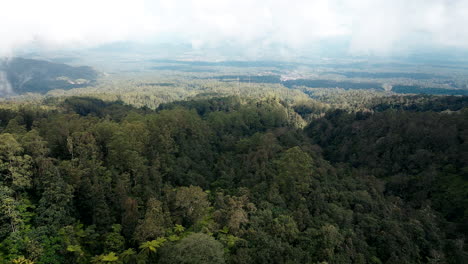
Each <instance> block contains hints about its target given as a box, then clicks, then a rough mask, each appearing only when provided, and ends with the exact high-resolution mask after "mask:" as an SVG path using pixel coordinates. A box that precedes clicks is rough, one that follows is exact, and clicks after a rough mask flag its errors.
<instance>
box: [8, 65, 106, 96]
mask: <svg viewBox="0 0 468 264" xmlns="http://www.w3.org/2000/svg"><path fill="white" fill-rule="evenodd" d="M0 65H1V66H0V72H3V73H4V75H6V78H7V81H8V82H9V84H10V85H11V87H12V91H10V92H9V93H11V92H13V93H16V94H21V93H26V92H34V93H46V92H47V91H49V90H54V89H72V88H79V87H84V86H87V85H90V84H92V83H93V82H94V81H95V80H96V78H97V77H98V72H97V71H95V70H94V69H93V68H91V67H88V66H81V67H73V66H69V65H66V64H61V63H52V62H48V61H42V60H32V59H23V58H13V59H10V60H5V61H4V62H3V63H1V64H0ZM5 94H8V93H6V92H5V93H4V94H3V95H5ZM1 95H2V94H1V93H0V96H1Z"/></svg>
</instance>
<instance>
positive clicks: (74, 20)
mask: <svg viewBox="0 0 468 264" xmlns="http://www.w3.org/2000/svg"><path fill="white" fill-rule="evenodd" d="M467 26H468V0H286V1H283V0H261V1H255V0H161V1H158V0H153V1H150V0H40V1H37V0H0V56H11V55H14V54H15V53H16V52H17V51H18V50H21V49H24V48H26V47H40V48H43V49H48V50H54V49H76V48H88V47H89V48H91V47H97V46H100V45H104V44H109V43H115V42H125V41H131V42H139V43H163V42H165V43H184V44H187V43H188V44H189V45H191V46H192V48H193V49H206V48H208V49H218V48H219V49H220V48H222V47H225V46H226V45H230V46H233V47H238V48H240V49H245V50H248V51H249V52H252V53H255V52H257V51H258V52H260V51H261V50H263V49H267V48H269V49H278V50H292V51H301V50H308V51H312V52H313V51H314V50H319V47H322V49H323V45H326V43H335V44H336V45H337V46H340V47H342V49H343V50H344V51H345V52H346V53H347V54H350V55H377V56H379V55H381V56H391V55H399V54H407V53H411V52H416V51H418V50H420V49H460V50H468V28H467ZM324 43H325V44H324Z"/></svg>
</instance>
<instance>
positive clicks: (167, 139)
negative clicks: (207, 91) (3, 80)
mask: <svg viewBox="0 0 468 264" xmlns="http://www.w3.org/2000/svg"><path fill="white" fill-rule="evenodd" d="M447 98H449V99H445V98H443V99H440V100H435V101H431V102H432V103H428V101H427V100H423V103H418V100H417V98H413V100H412V101H411V103H405V104H401V100H402V99H401V97H389V98H383V99H379V100H380V102H379V104H377V105H374V106H373V108H372V109H374V110H373V111H370V110H366V111H362V112H361V111H344V110H333V109H331V110H327V113H326V114H325V115H322V116H321V117H318V118H314V119H313V120H312V121H311V122H310V124H309V125H308V126H307V127H306V128H305V129H303V128H302V126H300V125H298V122H297V121H298V120H300V119H301V115H305V114H310V113H311V112H313V111H314V109H312V108H307V107H306V106H301V107H298V106H295V107H292V106H289V105H288V104H287V103H285V102H283V101H281V100H279V99H276V98H275V97H272V98H269V99H242V98H239V97H224V98H212V99H201V100H193V101H184V102H175V103H169V104H163V105H161V106H160V107H159V108H158V109H157V110H150V109H148V108H141V109H136V108H133V107H130V106H128V105H124V104H123V103H121V102H115V103H112V102H103V101H101V100H99V99H92V98H83V97H81V98H78V97H71V98H67V99H66V100H63V101H60V102H56V103H51V102H49V104H48V105H39V106H37V105H23V106H18V105H15V104H13V105H12V106H10V107H9V105H6V104H5V105H2V107H1V108H0V207H1V208H2V210H1V211H0V241H1V242H0V263H11V262H12V261H13V263H29V264H30V263H37V264H39V263H43V264H46V263H47V264H55V263H57V264H58V263H174V264H175V263H360V264H361V263H362V264H364V263H373V264H379V263H468V255H467V244H466V242H465V241H466V237H467V235H468V227H467V225H466V224H467V223H468V133H467V131H468V130H467V128H468V108H467V107H466V105H465V102H466V100H465V99H466V98H465V99H462V100H459V98H463V97H447ZM452 103H456V104H457V105H456V106H453V105H452ZM396 104H399V106H398V107H393V106H395V105H396ZM431 105H433V106H434V107H435V106H437V110H435V108H434V109H432V108H433V107H432V106H431ZM296 111H298V112H296Z"/></svg>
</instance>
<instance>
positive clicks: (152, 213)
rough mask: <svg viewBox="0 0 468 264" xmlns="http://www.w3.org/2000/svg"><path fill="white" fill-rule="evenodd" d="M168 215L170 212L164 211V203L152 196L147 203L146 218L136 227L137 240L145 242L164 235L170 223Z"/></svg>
mask: <svg viewBox="0 0 468 264" xmlns="http://www.w3.org/2000/svg"><path fill="white" fill-rule="evenodd" d="M168 217H169V215H168V213H166V212H164V211H163V208H162V203H161V202H160V201H158V200H156V199H154V198H150V199H149V200H148V202H147V205H146V213H145V218H144V219H143V220H142V221H140V223H139V224H138V226H137V227H136V230H135V235H134V237H135V240H136V241H138V242H143V241H148V240H151V239H156V238H157V237H162V236H164V234H165V229H166V228H167V227H168V224H169V221H168Z"/></svg>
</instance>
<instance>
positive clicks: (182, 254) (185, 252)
mask: <svg viewBox="0 0 468 264" xmlns="http://www.w3.org/2000/svg"><path fill="white" fill-rule="evenodd" d="M160 261H161V263H164V264H202V263H212V264H222V263H225V260H224V251H223V246H222V244H221V243H220V242H218V241H216V240H215V239H214V238H213V237H211V236H209V235H206V234H202V233H195V234H192V235H189V236H188V237H186V238H184V239H182V240H180V241H179V242H178V243H177V244H175V245H174V246H171V247H168V248H165V249H164V250H163V251H162V252H161V258H160Z"/></svg>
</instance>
